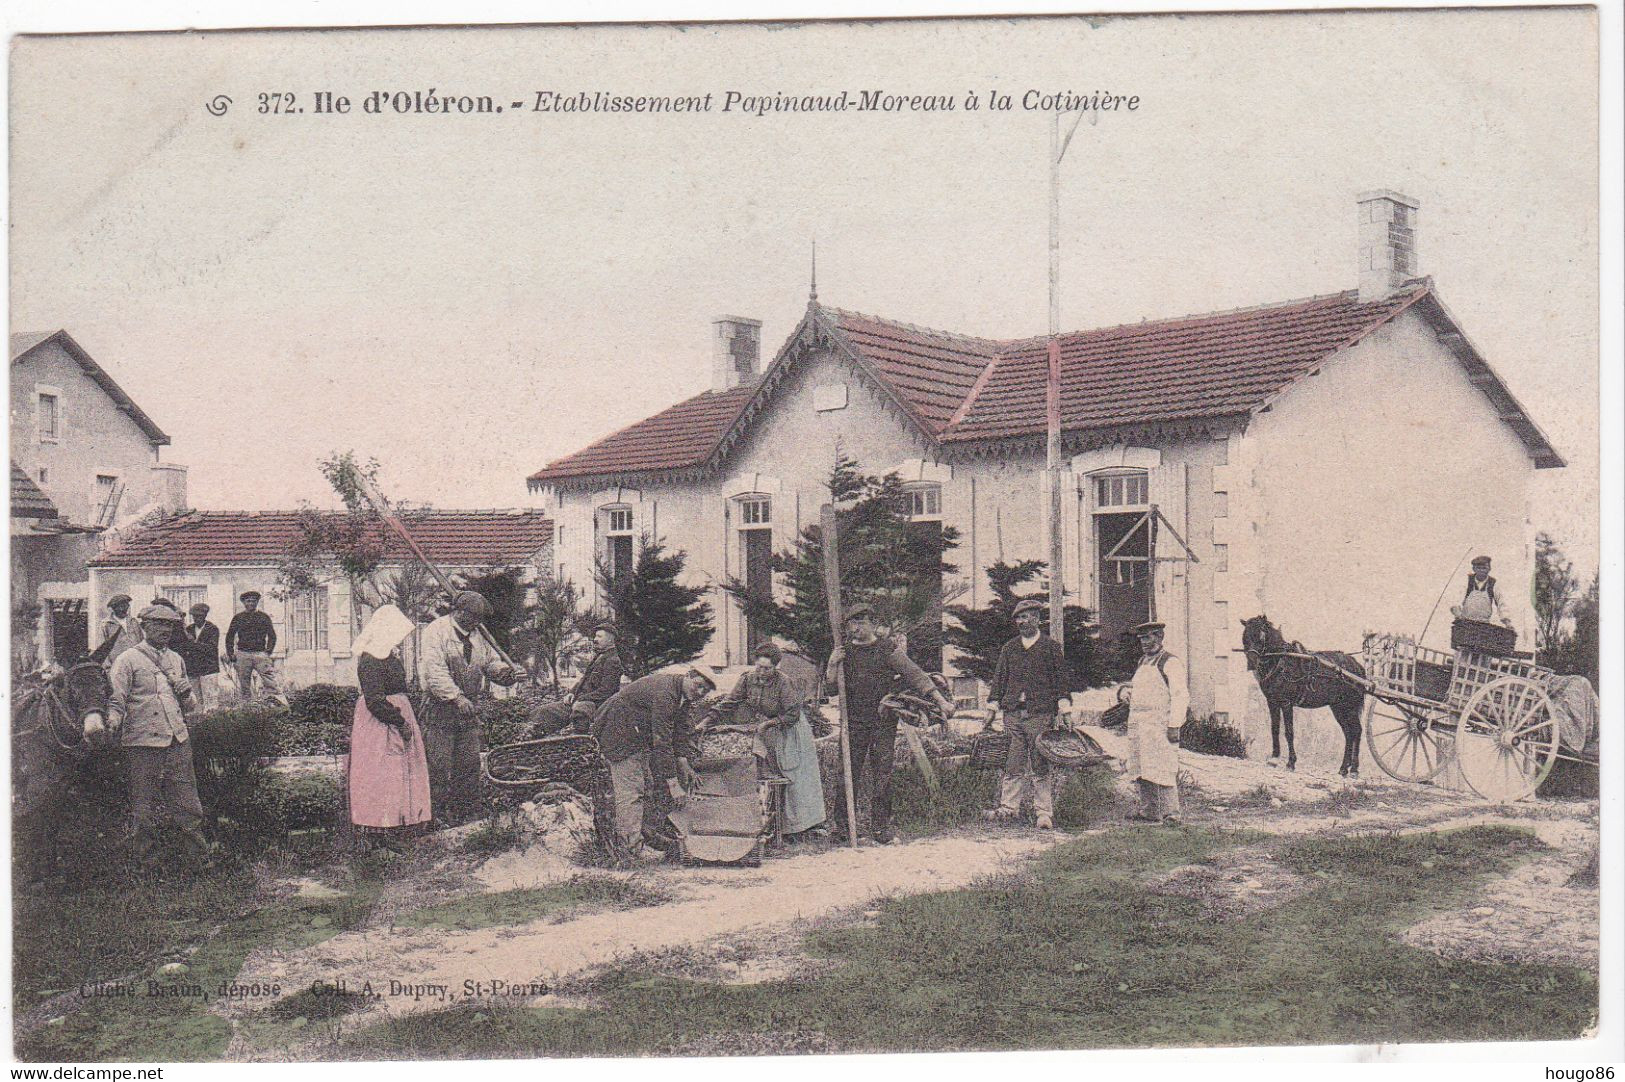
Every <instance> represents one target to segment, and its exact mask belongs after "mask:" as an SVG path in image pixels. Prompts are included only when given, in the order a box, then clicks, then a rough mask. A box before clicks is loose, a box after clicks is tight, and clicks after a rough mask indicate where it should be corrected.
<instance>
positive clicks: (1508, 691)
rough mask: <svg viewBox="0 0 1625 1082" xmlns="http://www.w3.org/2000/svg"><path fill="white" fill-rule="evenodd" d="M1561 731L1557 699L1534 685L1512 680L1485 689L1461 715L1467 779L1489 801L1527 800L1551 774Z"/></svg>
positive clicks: (1460, 747) (1518, 678) (1460, 753)
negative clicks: (1555, 707) (1555, 708)
mask: <svg viewBox="0 0 1625 1082" xmlns="http://www.w3.org/2000/svg"><path fill="white" fill-rule="evenodd" d="M1557 730H1558V722H1557V712H1556V711H1555V710H1554V709H1553V708H1552V700H1551V696H1549V695H1547V694H1546V690H1545V689H1544V688H1542V687H1541V686H1540V685H1539V684H1537V683H1535V682H1534V681H1533V680H1526V679H1524V678H1523V677H1521V676H1507V677H1502V678H1501V679H1500V680H1496V681H1494V682H1493V683H1489V684H1485V685H1484V686H1483V687H1481V688H1479V689H1478V692H1477V693H1476V694H1475V695H1474V696H1473V697H1472V698H1471V699H1469V700H1467V709H1466V710H1464V711H1463V712H1462V715H1461V726H1460V736H1459V738H1458V740H1457V750H1456V757H1457V759H1459V760H1460V762H1461V775H1462V777H1464V778H1466V779H1467V784H1468V785H1471V786H1472V787H1473V792H1475V793H1477V794H1478V795H1479V796H1481V797H1483V798H1484V799H1485V800H1495V801H1502V802H1510V801H1514V800H1522V799H1523V798H1524V797H1526V796H1529V795H1530V794H1531V793H1533V792H1534V791H1535V790H1536V789H1538V788H1540V783H1541V782H1543V781H1545V780H1546V775H1547V774H1550V773H1551V771H1552V764H1553V763H1554V762H1556V761H1557V746H1558V731H1557Z"/></svg>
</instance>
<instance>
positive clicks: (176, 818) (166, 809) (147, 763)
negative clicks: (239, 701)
mask: <svg viewBox="0 0 1625 1082" xmlns="http://www.w3.org/2000/svg"><path fill="white" fill-rule="evenodd" d="M124 762H125V768H126V770H127V771H128V773H129V781H130V809H131V812H132V814H133V816H134V819H135V838H134V843H133V844H134V849H135V852H136V855H137V856H138V857H140V858H141V859H142V860H144V861H150V860H151V859H152V858H153V856H154V855H155V853H156V851H157V850H158V849H159V848H160V847H161V846H162V845H163V844H164V843H165V842H166V841H168V840H170V838H171V831H173V837H174V839H175V840H178V841H179V842H180V843H181V845H182V846H183V847H184V848H186V849H188V850H190V851H191V853H190V855H191V856H193V857H198V858H201V857H203V856H204V855H206V854H207V853H208V849H209V843H208V841H207V839H205V838H204V837H203V804H202V803H201V802H200V801H199V800H198V796H197V774H196V772H195V771H194V770H193V767H192V743H191V741H187V742H185V743H181V742H179V741H173V740H172V741H170V742H169V743H168V744H167V745H165V746H164V747H161V748H141V747H127V748H125V749H124Z"/></svg>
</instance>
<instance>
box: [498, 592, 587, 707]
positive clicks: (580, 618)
mask: <svg viewBox="0 0 1625 1082" xmlns="http://www.w3.org/2000/svg"><path fill="white" fill-rule="evenodd" d="M585 623H586V619H585V614H584V613H583V612H582V609H581V590H580V589H579V588H578V587H577V586H576V585H575V583H573V582H570V581H569V580H567V579H554V578H548V579H545V580H543V581H542V582H541V583H540V584H538V585H537V587H536V603H535V604H534V605H531V606H530V607H529V609H528V610H527V611H526V613H525V620H524V623H522V624H521V625H519V626H518V627H516V628H515V629H514V640H515V643H516V644H520V643H522V644H523V645H522V646H520V649H521V650H522V651H523V652H524V653H525V655H526V656H527V657H529V658H531V659H532V662H531V664H532V665H533V666H534V667H535V668H536V669H537V670H538V671H540V670H542V669H543V668H545V669H546V672H547V675H548V678H549V679H550V681H551V682H552V684H553V686H554V687H555V688H556V687H558V685H559V671H560V670H561V669H562V668H563V666H564V663H565V661H567V660H572V659H573V658H575V657H576V656H578V655H579V654H580V652H581V650H580V647H581V645H582V643H583V642H584V641H585V640H583V638H582V631H583V628H584V626H585Z"/></svg>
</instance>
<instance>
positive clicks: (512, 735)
mask: <svg viewBox="0 0 1625 1082" xmlns="http://www.w3.org/2000/svg"><path fill="white" fill-rule="evenodd" d="M477 709H478V711H479V718H480V734H481V735H482V736H483V737H484V738H485V746H486V747H488V748H494V747H497V746H498V745H500V744H513V743H517V742H518V741H521V740H525V739H527V738H528V737H529V736H530V706H529V704H528V703H526V701H525V700H524V699H522V698H520V697H518V696H515V697H514V698H512V699H489V700H486V701H483V702H481V703H479V704H478V705H477Z"/></svg>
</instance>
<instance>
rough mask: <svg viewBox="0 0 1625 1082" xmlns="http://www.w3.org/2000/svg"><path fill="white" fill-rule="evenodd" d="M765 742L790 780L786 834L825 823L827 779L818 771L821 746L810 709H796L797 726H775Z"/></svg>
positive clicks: (787, 796)
mask: <svg viewBox="0 0 1625 1082" xmlns="http://www.w3.org/2000/svg"><path fill="white" fill-rule="evenodd" d="M762 743H764V744H766V745H767V750H768V751H769V752H770V753H772V756H773V762H774V763H775V764H776V765H777V766H778V768H779V773H781V774H783V775H784V776H785V777H787V778H789V779H790V784H789V785H787V786H786V787H785V790H784V825H783V828H782V829H783V831H784V833H786V834H799V833H801V832H802V831H803V830H807V829H809V828H811V827H815V826H817V825H818V824H819V823H822V822H823V821H824V819H825V817H826V812H825V809H824V780H823V778H822V776H821V775H820V774H819V771H818V748H817V746H816V745H815V744H814V743H813V732H812V723H811V722H810V721H808V720H807V708H806V707H801V708H800V709H798V710H797V711H796V722H795V724H794V725H787V726H782V727H780V726H775V727H774V728H771V729H769V730H768V731H767V732H765V733H763V734H762Z"/></svg>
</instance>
